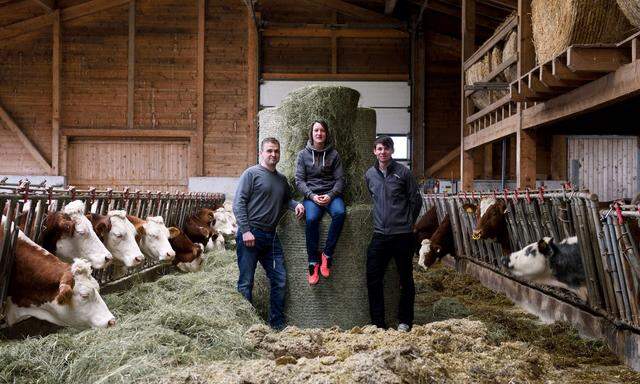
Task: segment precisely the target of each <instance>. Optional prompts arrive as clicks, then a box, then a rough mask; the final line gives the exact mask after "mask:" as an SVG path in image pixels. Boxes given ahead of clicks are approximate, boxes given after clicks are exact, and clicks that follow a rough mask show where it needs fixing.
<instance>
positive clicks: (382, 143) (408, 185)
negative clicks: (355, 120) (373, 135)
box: [365, 136, 422, 331]
mask: <svg viewBox="0 0 640 384" xmlns="http://www.w3.org/2000/svg"><path fill="white" fill-rule="evenodd" d="M373 154H374V155H375V156H376V159H377V160H376V163H375V165H374V166H373V167H371V168H369V169H368V170H367V172H366V173H365V180H366V184H367V188H368V189H369V193H370V194H371V198H372V200H373V207H374V211H373V237H372V239H371V243H370V244H369V248H368V249H367V290H368V293H369V313H370V314H371V322H372V323H373V324H374V325H376V326H378V327H380V328H386V327H387V325H386V323H385V318H384V313H385V310H384V289H383V288H384V287H383V281H384V273H385V270H386V268H387V264H389V261H390V260H391V258H393V259H395V263H396V267H397V269H398V275H399V276H400V308H399V310H398V321H399V325H398V330H399V331H409V330H410V329H411V326H412V325H413V303H414V300H415V286H414V283H413V265H412V259H413V250H414V239H413V235H412V225H413V223H414V222H415V221H416V219H417V217H418V214H419V212H420V208H422V199H421V197H420V193H419V192H418V186H417V184H416V180H415V178H414V177H413V175H412V174H411V171H409V169H408V168H407V167H405V166H404V165H402V164H400V163H398V162H397V161H395V160H393V158H392V155H393V140H391V138H390V137H388V136H382V137H380V138H378V139H377V140H376V141H375V143H374V149H373Z"/></svg>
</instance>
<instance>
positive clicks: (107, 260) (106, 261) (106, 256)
mask: <svg viewBox="0 0 640 384" xmlns="http://www.w3.org/2000/svg"><path fill="white" fill-rule="evenodd" d="M111 260H113V256H111V255H110V254H107V255H105V256H104V262H105V263H108V262H110V261H111Z"/></svg>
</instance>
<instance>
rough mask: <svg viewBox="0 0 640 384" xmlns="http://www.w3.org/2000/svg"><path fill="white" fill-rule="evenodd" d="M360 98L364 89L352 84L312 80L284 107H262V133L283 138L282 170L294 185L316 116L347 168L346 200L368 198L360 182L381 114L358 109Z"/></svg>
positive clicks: (353, 200) (261, 136)
mask: <svg viewBox="0 0 640 384" xmlns="http://www.w3.org/2000/svg"><path fill="white" fill-rule="evenodd" d="M359 98H360V93H358V91H356V90H354V89H351V88H347V87H340V86H313V85H312V86H308V87H304V88H300V89H297V90H295V91H293V92H291V93H290V94H289V95H287V97H285V99H284V100H283V101H282V103H281V104H280V106H279V107H277V108H268V109H265V110H262V111H260V113H259V138H260V140H262V139H264V138H265V137H269V136H272V137H275V138H277V139H278V140H279V141H280V143H281V145H282V148H281V151H280V152H281V158H280V163H279V164H278V171H280V172H281V173H282V174H283V175H285V176H286V177H287V179H288V180H289V183H290V184H291V185H292V186H293V185H294V183H293V181H294V175H295V167H296V164H295V160H296V157H297V155H298V152H299V151H300V150H302V149H303V148H304V147H305V145H306V144H307V140H308V131H309V127H310V126H311V123H312V122H313V121H315V120H325V121H326V122H327V123H328V124H329V129H330V130H331V132H332V134H333V138H334V144H335V147H336V149H337V150H338V152H339V153H340V157H341V159H342V164H343V167H344V171H345V178H346V188H345V194H344V198H345V202H346V203H347V204H354V203H364V202H367V201H368V199H369V196H368V193H367V192H366V189H364V188H363V185H362V184H361V181H362V178H363V175H364V173H365V171H366V169H367V168H368V167H369V166H370V165H371V161H372V160H373V157H372V154H371V148H372V145H373V140H375V133H376V118H375V111H374V110H372V109H363V108H358V100H359Z"/></svg>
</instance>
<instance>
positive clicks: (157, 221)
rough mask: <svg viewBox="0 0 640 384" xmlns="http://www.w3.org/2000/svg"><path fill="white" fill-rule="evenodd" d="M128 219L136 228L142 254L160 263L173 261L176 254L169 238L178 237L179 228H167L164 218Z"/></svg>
mask: <svg viewBox="0 0 640 384" xmlns="http://www.w3.org/2000/svg"><path fill="white" fill-rule="evenodd" d="M127 218H128V219H129V221H131V222H132V223H133V225H134V226H135V228H136V232H137V235H136V239H137V241H138V244H139V245H140V250H141V251H142V253H144V254H145V255H147V256H150V257H152V258H155V259H158V260H159V261H166V262H170V261H171V260H173V258H174V257H175V256H176V252H175V251H174V250H173V248H171V244H169V238H171V237H172V236H173V237H175V236H177V235H178V233H179V230H178V228H175V227H171V228H167V227H166V226H165V225H164V219H163V218H162V216H150V217H147V220H146V221H145V220H140V219H138V218H137V217H134V216H127Z"/></svg>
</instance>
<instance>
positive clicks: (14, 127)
mask: <svg viewBox="0 0 640 384" xmlns="http://www.w3.org/2000/svg"><path fill="white" fill-rule="evenodd" d="M0 121H1V122H2V123H4V125H5V127H7V128H8V129H9V131H11V132H12V133H13V134H14V135H16V136H18V139H19V140H20V142H21V143H22V145H24V147H25V148H26V149H27V150H28V151H29V153H30V154H31V156H33V158H34V159H35V160H36V161H37V162H38V164H39V165H40V166H41V167H42V170H43V171H44V173H45V174H50V173H51V171H52V169H51V165H49V163H48V162H47V160H46V159H45V158H44V156H42V153H40V151H39V150H38V148H36V146H35V145H33V143H32V142H31V140H29V138H28V137H27V136H26V135H25V134H24V132H22V129H20V127H19V126H18V124H16V122H15V121H14V120H13V119H12V118H11V116H10V115H9V113H8V112H7V111H6V110H5V109H4V108H3V107H2V106H1V105H0Z"/></svg>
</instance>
